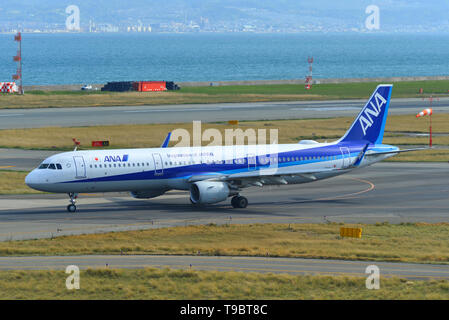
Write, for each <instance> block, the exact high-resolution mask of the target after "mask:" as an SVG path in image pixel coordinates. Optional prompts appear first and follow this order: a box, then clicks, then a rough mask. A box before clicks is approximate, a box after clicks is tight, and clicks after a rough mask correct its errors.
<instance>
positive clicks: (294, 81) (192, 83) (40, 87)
mask: <svg viewBox="0 0 449 320" xmlns="http://www.w3.org/2000/svg"><path fill="white" fill-rule="evenodd" d="M151 80H153V79H151ZM435 80H448V81H449V76H414V77H385V78H382V77H379V78H330V79H314V80H313V84H320V83H322V84H329V83H360V82H379V83H380V82H400V81H435ZM124 81H127V80H124ZM171 81H174V80H171ZM175 83H176V84H178V85H179V86H180V87H181V88H182V87H210V86H214V87H219V86H255V85H282V84H301V85H302V84H304V83H305V79H291V80H235V81H188V82H177V81H175ZM85 84H87V83H83V84H61V85H58V84H55V85H25V86H24V90H25V91H30V90H41V91H72V90H73V91H75V90H80V89H81V87H82V86H83V85H85ZM91 85H92V87H93V88H98V90H100V88H102V87H103V86H104V85H105V84H104V83H102V84H91Z"/></svg>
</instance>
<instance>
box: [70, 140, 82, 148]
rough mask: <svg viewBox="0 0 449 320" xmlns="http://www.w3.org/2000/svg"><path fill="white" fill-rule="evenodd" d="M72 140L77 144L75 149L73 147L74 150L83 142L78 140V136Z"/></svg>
mask: <svg viewBox="0 0 449 320" xmlns="http://www.w3.org/2000/svg"><path fill="white" fill-rule="evenodd" d="M72 141H73V144H74V145H75V149H73V151H76V149H77V148H78V146H79V145H80V144H81V142H79V141H77V140H76V138H73V139H72Z"/></svg>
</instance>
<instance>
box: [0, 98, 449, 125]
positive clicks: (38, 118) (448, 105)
mask: <svg viewBox="0 0 449 320" xmlns="http://www.w3.org/2000/svg"><path fill="white" fill-rule="evenodd" d="M365 103H366V100H335V101H293V102H256V103H220V104H190V105H187V104H186V105H154V106H117V107H89V108H44V109H2V110H0V129H20V128H39V127H48V126H55V125H56V124H57V126H60V127H73V126H95V125H115V124H147V123H180V122H191V121H193V120H201V121H203V122H218V121H228V120H234V119H236V120H261V119H262V120H277V119H308V118H332V117H344V116H350V117H355V116H356V115H357V114H358V113H359V111H360V110H361V108H362V107H363V106H364V105H365ZM426 105H427V101H423V100H422V99H415V98H413V99H412V98H410V99H392V100H391V104H390V111H389V114H393V115H397V114H416V113H417V112H419V111H421V110H422V109H423V107H424V106H426ZM432 108H433V109H434V110H435V111H437V112H440V113H441V112H445V113H448V112H449V98H440V100H439V101H435V102H434V104H433V106H432Z"/></svg>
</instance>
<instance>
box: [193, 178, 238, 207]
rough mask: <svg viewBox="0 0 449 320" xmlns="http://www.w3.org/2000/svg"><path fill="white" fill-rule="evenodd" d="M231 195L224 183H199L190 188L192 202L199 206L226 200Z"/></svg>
mask: <svg viewBox="0 0 449 320" xmlns="http://www.w3.org/2000/svg"><path fill="white" fill-rule="evenodd" d="M229 195H230V190H229V187H228V185H227V184H226V183H224V182H218V181H198V182H195V183H192V185H191V186H190V201H192V203H197V204H212V203H217V202H221V201H224V200H226V199H227V198H228V197H229Z"/></svg>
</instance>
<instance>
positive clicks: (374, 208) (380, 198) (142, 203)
mask: <svg viewBox="0 0 449 320" xmlns="http://www.w3.org/2000/svg"><path fill="white" fill-rule="evenodd" d="M448 181H449V164H448V163H388V162H384V163H378V164H375V165H373V166H371V167H368V168H363V169H359V170H356V171H353V172H352V173H349V174H345V175H343V176H340V177H335V178H331V179H328V180H322V181H317V182H312V183H308V184H302V185H287V186H279V187H278V186H271V187H270V186H266V187H263V188H259V187H252V188H248V189H245V190H244V191H243V192H242V195H245V196H246V197H247V198H248V200H249V205H248V207H247V208H245V209H234V208H232V207H231V205H230V203H229V202H230V201H225V202H222V203H218V204H214V205H210V206H205V207H203V208H201V207H200V208H198V207H194V206H192V205H191V204H190V202H189V197H188V193H187V192H182V191H175V192H169V193H167V194H165V195H163V196H161V197H158V198H154V199H149V200H138V199H134V198H132V197H130V196H129V195H128V194H125V193H123V194H117V193H115V194H104V195H103V194H93V195H83V194H81V195H80V197H79V199H78V202H77V208H78V211H77V212H76V213H74V214H73V213H72V214H70V213H68V212H66V206H67V205H68V203H69V201H68V197H67V196H66V195H57V194H41V195H27V196H25V195H16V196H0V241H5V240H16V239H34V238H49V237H54V236H58V235H70V234H82V233H98V232H108V231H120V230H136V229H149V228H159V227H169V226H180V225H188V224H207V223H216V224H224V223H268V222H273V223H320V222H326V221H332V222H345V223H376V222H383V221H388V222H390V223H400V222H420V221H423V222H429V223H435V222H442V221H443V222H448V221H449V209H448V208H449V183H448Z"/></svg>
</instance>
